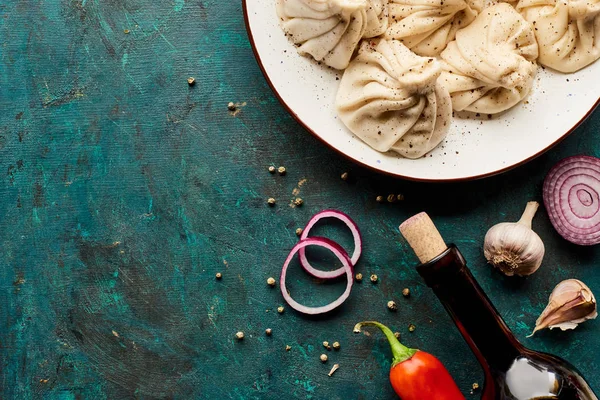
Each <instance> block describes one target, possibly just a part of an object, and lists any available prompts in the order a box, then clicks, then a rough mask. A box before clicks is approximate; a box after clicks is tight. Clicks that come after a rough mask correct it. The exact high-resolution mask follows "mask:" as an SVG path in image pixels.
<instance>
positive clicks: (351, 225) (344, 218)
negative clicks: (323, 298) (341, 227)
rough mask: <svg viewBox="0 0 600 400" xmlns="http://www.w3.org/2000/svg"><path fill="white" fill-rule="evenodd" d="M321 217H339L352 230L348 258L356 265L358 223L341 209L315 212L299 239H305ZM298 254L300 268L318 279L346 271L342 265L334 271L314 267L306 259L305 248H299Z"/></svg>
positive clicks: (358, 249) (340, 274)
mask: <svg viewBox="0 0 600 400" xmlns="http://www.w3.org/2000/svg"><path fill="white" fill-rule="evenodd" d="M323 218H336V219H339V220H340V221H342V222H343V223H344V224H346V226H347V227H348V229H350V232H352V236H353V238H354V252H353V253H352V257H351V258H350V261H351V262H352V266H354V265H356V262H357V261H358V259H359V258H360V255H361V253H362V238H361V236H360V231H359V230H358V225H356V222H354V221H353V220H352V218H350V217H349V216H348V215H346V214H345V213H343V212H341V211H337V210H323V211H321V212H319V213H317V214H315V215H314V216H313V217H312V218H311V219H310V221H308V224H306V227H305V228H304V230H303V231H302V235H301V236H300V239H301V240H302V239H306V238H307V237H308V233H309V232H310V230H311V229H312V228H313V227H314V226H315V224H316V223H317V222H319V221H320V220H321V219H323ZM299 256H300V265H302V268H304V270H305V271H306V272H308V273H309V274H311V275H312V276H314V277H315V278H320V279H332V278H337V277H339V276H342V275H344V273H345V271H346V270H345V269H344V267H341V268H338V269H336V270H335V271H322V270H320V269H316V268H314V267H313V266H312V265H310V263H309V262H308V259H307V258H306V249H305V248H301V249H300V253H299Z"/></svg>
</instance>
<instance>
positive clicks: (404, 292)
mask: <svg viewBox="0 0 600 400" xmlns="http://www.w3.org/2000/svg"><path fill="white" fill-rule="evenodd" d="M402 296H404V297H409V296H410V289H409V288H404V289H402Z"/></svg>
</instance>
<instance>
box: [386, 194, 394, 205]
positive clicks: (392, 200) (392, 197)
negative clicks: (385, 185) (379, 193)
mask: <svg viewBox="0 0 600 400" xmlns="http://www.w3.org/2000/svg"><path fill="white" fill-rule="evenodd" d="M387 201H388V203H393V202H395V201H396V195H395V194H390V195H388V197H387Z"/></svg>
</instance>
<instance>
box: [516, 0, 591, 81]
mask: <svg viewBox="0 0 600 400" xmlns="http://www.w3.org/2000/svg"><path fill="white" fill-rule="evenodd" d="M517 10H518V11H520V12H521V14H522V15H523V16H524V17H525V19H526V20H527V21H529V22H531V23H532V24H534V26H535V37H536V39H537V42H538V45H539V48H540V58H539V60H538V61H539V62H540V64H543V65H546V66H548V67H550V68H554V69H555V70H558V71H561V72H575V71H577V70H579V69H581V68H583V67H585V66H587V65H589V64H591V63H593V62H594V61H596V60H597V59H598V58H600V0H521V1H520V2H519V4H518V5H517Z"/></svg>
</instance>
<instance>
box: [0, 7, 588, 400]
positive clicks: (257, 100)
mask: <svg viewBox="0 0 600 400" xmlns="http://www.w3.org/2000/svg"><path fill="white" fill-rule="evenodd" d="M125 30H129V33H125ZM188 76H194V77H196V80H197V84H196V86H194V87H192V88H190V87H188V85H187V82H186V78H187V77H188ZM230 101H233V102H238V103H246V105H245V106H243V107H241V110H240V112H239V113H238V114H237V115H235V116H232V115H231V114H230V113H229V112H228V110H227V103H228V102H230ZM0 110H1V111H2V113H1V115H0V171H1V172H2V175H1V176H0V228H1V229H0V248H1V251H0V285H1V287H0V289H1V290H0V360H1V365H0V375H1V379H0V388H1V392H2V395H1V396H0V397H1V398H2V399H38V398H39V399H42V398H43V399H125V398H180V399H188V398H198V399H391V398H394V395H393V393H392V391H391V389H390V386H389V384H388V381H387V369H388V367H389V362H390V353H389V349H388V346H387V344H386V343H385V341H384V339H383V337H382V336H380V335H372V336H370V337H367V336H364V335H353V334H352V326H353V325H354V323H355V322H357V321H358V320H360V319H363V318H367V317H368V318H371V319H378V320H380V321H382V322H384V323H386V324H388V325H390V326H391V327H392V328H395V329H397V330H399V331H400V332H402V335H403V339H404V342H405V343H406V344H407V345H409V346H411V347H420V348H422V349H426V350H428V351H430V352H432V353H434V354H437V355H439V357H440V358H441V359H442V361H443V362H444V363H445V364H446V365H447V366H448V368H449V369H450V370H451V371H452V373H453V375H454V376H455V377H456V379H457V382H458V383H459V385H460V387H461V388H462V389H463V390H464V391H465V393H466V394H467V397H468V398H476V397H478V396H477V395H469V394H468V389H469V388H470V386H471V384H472V383H473V382H475V381H478V382H480V383H481V381H482V374H481V371H480V368H479V366H478V364H477V363H476V361H475V359H474V357H473V356H472V355H471V353H470V351H469V350H468V348H467V346H466V344H465V343H464V342H463V340H462V338H461V337H460V336H459V333H458V331H457V330H456V329H455V328H454V326H453V325H452V323H451V321H450V319H449V318H448V316H447V315H446V313H445V312H444V310H443V309H442V307H441V306H440V304H439V303H438V301H437V299H436V298H435V297H434V296H433V294H432V293H431V291H430V290H429V289H428V288H426V287H425V286H424V285H423V283H422V282H421V279H420V278H419V277H418V275H417V273H416V272H415V271H414V269H413V266H414V264H415V263H416V260H415V258H414V256H413V255H412V254H411V252H410V251H409V249H408V247H407V244H406V243H405V242H403V241H402V240H400V238H399V235H398V231H397V225H398V224H399V223H400V222H401V221H403V220H404V219H405V218H407V217H408V216H410V215H411V214H413V213H415V212H418V211H421V210H427V211H428V212H430V213H431V214H432V215H433V216H434V218H435V220H436V222H437V223H438V224H439V226H440V230H441V231H442V233H443V234H444V236H445V237H446V238H447V239H448V240H449V241H452V242H454V243H456V244H457V245H458V246H459V247H460V248H461V250H462V251H463V253H464V254H465V256H466V257H467V259H468V260H469V262H470V265H471V267H472V270H473V273H474V275H475V276H476V277H477V278H478V279H479V281H480V282H481V285H482V286H483V287H484V289H485V290H486V291H487V293H488V295H489V297H490V298H491V299H492V300H493V301H494V302H495V304H496V306H497V307H498V309H499V310H500V311H501V313H502V315H503V316H504V317H505V319H506V321H507V323H508V325H509V326H510V327H511V328H512V329H513V330H514V332H515V334H516V335H517V336H518V337H519V338H520V339H522V340H523V341H524V342H525V343H526V344H528V345H530V346H531V347H533V348H535V349H540V350H546V351H550V352H552V353H555V354H557V355H560V356H562V357H564V358H566V359H568V360H570V361H572V362H573V363H575V364H576V365H577V366H578V367H579V368H580V369H581V370H582V372H583V373H584V374H585V375H587V377H588V379H589V381H590V383H591V385H592V386H593V387H594V389H595V390H596V391H600V377H599V376H598V374H597V372H598V371H599V370H600V350H598V349H599V348H600V335H599V333H600V325H599V324H600V322H598V321H592V322H588V323H586V324H584V325H582V326H581V327H580V328H578V329H577V330H576V331H574V332H556V331H553V332H542V333H540V334H539V335H537V336H536V337H534V338H532V339H525V336H526V334H528V333H529V332H530V331H531V330H532V327H533V323H534V321H535V319H536V317H537V315H538V313H539V312H540V311H541V310H542V308H543V307H544V305H545V302H546V299H547V296H548V294H549V292H550V291H551V289H552V288H553V287H554V285H555V284H556V283H557V282H559V281H560V280H562V279H564V278H571V277H577V278H580V279H582V280H584V281H585V282H587V283H588V284H589V286H590V287H591V288H592V290H594V291H595V292H596V293H598V294H600V269H599V268H600V266H599V265H598V261H599V256H600V249H599V248H598V247H593V248H580V247H576V246H573V245H569V244H567V243H565V242H564V241H563V240H561V239H560V238H559V237H558V235H557V234H556V233H555V232H554V231H553V229H552V227H551V226H550V223H549V221H548V218H547V216H546V215H545V212H544V211H543V210H542V211H541V212H540V214H539V216H538V217H536V219H535V220H534V226H535V229H536V230H537V231H538V232H539V233H540V235H541V237H542V238H543V240H544V241H545V243H546V246H547V256H546V260H545V263H544V265H543V266H542V268H541V269H540V270H539V272H538V273H536V274H535V275H534V276H532V277H530V278H528V279H507V278H504V277H502V276H500V275H499V274H497V273H495V272H493V271H492V270H491V268H489V267H488V266H486V265H485V263H484V260H483V257H482V254H481V244H482V239H483V236H484V233H485V232H486V230H487V229H488V228H489V227H490V226H491V225H492V224H494V223H496V222H499V221H503V220H516V219H517V218H518V216H519V215H520V213H521V211H522V209H523V207H524V204H525V202H526V201H527V200H531V199H537V200H540V190H541V184H542V180H543V177H544V174H545V173H546V172H547V171H548V169H549V168H550V167H551V166H552V165H553V164H554V163H555V162H556V161H558V160H559V159H561V158H562V157H565V156H568V155H572V154H577V153H585V154H591V155H596V156H600V144H599V143H600V141H599V139H600V113H596V114H595V115H594V116H593V117H592V118H591V119H590V120H589V121H588V122H587V123H586V124H584V125H583V127H582V128H580V129H579V130H578V131H577V132H576V133H574V134H573V135H572V136H571V137H569V138H568V139H567V140H566V141H565V142H564V143H562V144H561V145H560V146H559V147H557V148H556V149H554V150H552V151H551V152H550V153H548V154H547V155H544V156H542V157H540V158H539V159H538V160H536V161H534V162H532V163H530V164H528V165H526V166H524V167H522V168H519V169H517V170H516V171H513V172H510V173H507V174H505V175H502V176H499V177H495V178H491V179H487V180H484V181H480V182H473V183H465V184H454V185H430V184H415V183H408V182H403V181H399V180H394V179H391V178H388V177H383V176H379V175H377V174H375V173H372V172H369V171H366V170H363V169H360V168H358V167H356V166H354V165H352V164H351V163H350V162H348V161H346V160H344V159H343V158H341V157H340V156H338V155H337V154H335V153H333V152H332V151H330V150H329V149H327V148H325V147H324V146H323V145H321V144H320V143H319V142H318V141H317V140H316V139H314V138H312V137H311V136H310V135H309V134H308V133H306V132H305V131H304V130H303V129H302V128H300V127H299V126H298V125H297V124H296V123H295V122H294V121H293V120H292V118H291V117H290V116H289V115H288V114H287V113H286V112H285V111H284V109H283V108H282V107H281V106H280V105H279V104H278V103H277V101H276V100H275V99H274V97H273V94H272V92H271V91H270V89H269V88H268V86H267V85H266V83H265V80H264V78H263V77H262V75H261V73H260V71H259V69H258V67H257V65H256V62H255V61H254V58H253V55H252V51H251V48H250V45H249V43H248V40H247V37H246V33H245V29H244V24H243V18H242V13H241V4H240V3H239V1H233V2H222V1H190V0H187V1H184V0H174V1H158V0H156V1H151V0H120V1H117V0H62V1H57V0H55V1H40V0H35V1H34V0H20V1H8V0H5V1H1V0H0ZM270 164H274V165H277V166H278V165H285V166H286V167H287V169H288V174H287V175H286V176H285V177H280V176H277V175H275V176H273V175H270V174H268V173H267V171H266V167H267V166H268V165H270ZM344 171H349V172H350V174H351V177H352V179H351V181H350V182H344V181H342V180H341V179H339V176H340V174H341V173H342V172H344ZM300 181H302V182H303V184H302V185H301V186H300V183H299V182H300ZM295 188H298V189H299V190H300V194H299V196H300V197H302V198H303V199H304V201H305V204H304V206H303V207H300V208H291V207H289V201H290V199H292V198H293V197H294V195H293V194H292V192H293V191H294V189H295ZM398 192H401V193H404V194H405V196H406V201H405V202H403V203H398V204H393V205H385V204H384V205H381V204H378V203H376V202H375V196H376V195H378V194H384V195H386V194H388V193H398ZM271 196H272V197H275V198H276V199H277V200H278V204H277V206H276V207H274V208H268V207H267V206H266V205H265V199H266V198H268V197H271ZM323 208H338V209H341V210H344V211H346V212H347V213H348V214H350V215H351V216H352V217H353V218H355V220H356V221H357V222H358V224H359V225H360V227H361V228H362V232H363V234H364V240H365V252H364V256H363V258H362V259H361V261H360V263H359V265H358V267H357V268H358V271H360V272H362V273H363V274H364V275H369V274H371V273H376V274H378V275H379V277H380V282H379V283H378V284H377V285H373V284H371V283H370V282H363V283H362V284H359V285H357V286H356V287H355V289H354V292H353V293H352V296H351V298H350V299H349V301H348V302H347V303H346V304H345V305H344V306H343V307H342V308H341V309H340V310H339V312H337V313H335V314H333V315H330V316H328V317H326V318H317V319H308V318H304V317H302V316H300V315H298V314H296V313H295V312H293V311H292V310H291V309H289V308H288V309H287V310H286V312H285V313H284V314H282V315H279V314H277V313H276V312H275V311H274V310H275V308H276V307H277V306H278V305H280V304H281V303H282V298H281V295H280V293H279V292H278V290H277V289H271V288H269V287H268V286H267V285H266V284H265V280H266V278H267V277H268V276H275V277H277V276H278V273H279V269H280V267H281V264H282V261H283V259H284V258H285V256H286V254H287V252H288V250H289V249H290V248H291V246H292V245H293V244H294V243H295V242H296V240H297V238H296V236H295V234H294V230H295V229H296V228H297V227H299V226H302V225H303V224H304V223H305V222H306V221H307V220H308V218H309V217H310V216H311V215H312V214H313V213H315V212H317V211H319V210H321V209H323ZM334 228H335V227H333V228H332V229H330V233H331V234H332V235H334V236H335V235H337V236H335V237H337V238H339V239H340V240H341V241H342V242H343V243H346V244H347V243H348V241H349V238H348V237H347V236H344V234H340V233H337V232H339V231H340V230H337V229H334ZM218 271H220V272H222V273H223V279H222V280H221V281H216V280H215V279H214V275H215V273H216V272H218ZM291 284H292V285H294V284H295V287H296V288H297V290H298V291H297V292H295V293H297V295H298V296H299V297H300V298H303V299H305V300H307V301H316V300H315V299H316V298H317V296H324V297H329V298H333V297H334V296H335V295H336V294H337V293H339V291H341V290H342V289H341V286H340V284H336V285H332V286H331V287H329V286H327V287H323V285H317V284H315V283H314V282H311V281H310V280H308V279H306V277H305V276H303V275H302V274H300V273H297V274H296V275H293V276H292V278H291ZM403 287H409V288H410V289H411V290H412V296H411V298H410V299H403V298H402V297H401V294H400V291H401V289H402V288H403ZM311 296H312V297H311ZM390 299H395V300H396V301H397V302H398V304H399V310H398V312H397V313H391V312H389V311H388V310H387V309H386V306H385V305H386V302H387V301H388V300H390ZM409 323H414V324H415V325H416V326H417V330H416V331H415V332H414V333H409V332H408V331H407V326H408V324H409ZM267 327H270V328H272V329H273V336H272V337H266V336H265V335H264V333H263V332H264V329H265V328H267ZM238 330H243V331H244V332H245V334H246V339H245V340H244V341H243V342H242V343H237V342H235V341H234V339H233V336H234V334H235V332H236V331H238ZM324 340H328V341H330V342H333V341H335V340H338V341H340V343H341V344H342V349H341V350H340V351H339V352H331V353H329V361H328V363H327V364H321V363H320V362H319V355H320V354H321V353H322V352H323V349H322V347H321V345H320V343H321V342H322V341H324ZM288 344H289V345H290V346H292V349H291V351H289V352H286V351H285V350H284V348H285V346H286V345H288ZM336 362H337V363H340V364H341V368H340V369H339V370H338V371H337V372H336V374H335V375H334V376H333V377H328V376H327V372H328V371H329V369H330V368H331V366H332V365H333V363H336Z"/></svg>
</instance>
